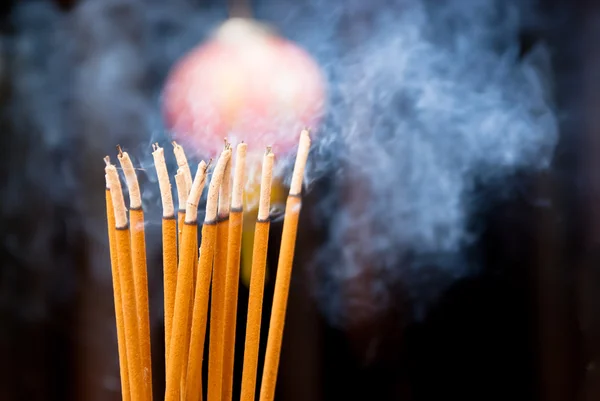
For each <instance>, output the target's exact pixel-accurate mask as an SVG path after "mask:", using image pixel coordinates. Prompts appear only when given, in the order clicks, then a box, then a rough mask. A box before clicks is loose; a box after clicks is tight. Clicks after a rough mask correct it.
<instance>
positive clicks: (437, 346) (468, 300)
mask: <svg viewBox="0 0 600 401" xmlns="http://www.w3.org/2000/svg"><path fill="white" fill-rule="evenodd" d="M16 3H17V1H12V2H10V1H5V2H3V3H2V5H1V6H0V7H1V9H0V13H1V15H0V17H1V18H0V28H1V29H2V32H3V34H4V35H6V36H10V35H11V32H14V31H16V30H18V29H19V27H18V25H16V23H15V20H14V18H12V15H11V11H12V9H13V7H14V5H15V4H16ZM58 3H60V6H61V8H62V10H63V12H65V13H68V12H70V10H71V9H72V8H73V7H76V6H77V1H76V0H71V1H67V0H64V1H60V2H58ZM539 3H540V8H541V10H542V12H543V13H544V14H545V15H546V16H548V17H549V20H551V21H556V22H555V23H552V24H549V25H547V26H545V27H544V28H543V29H540V30H539V31H524V32H522V40H521V41H522V47H523V52H526V51H527V49H528V47H529V46H531V44H532V43H534V42H536V41H537V40H539V39H544V40H545V41H546V42H547V43H548V44H549V46H550V47H551V49H552V62H553V67H554V70H555V77H556V82H555V83H554V89H555V98H556V99H557V100H558V106H559V110H560V135H561V137H560V141H559V144H558V147H557V150H556V153H555V157H554V160H553V162H552V166H551V169H550V170H548V171H545V172H543V173H539V174H535V175H532V174H529V173H525V172H524V173H522V174H515V175H514V176H513V177H511V178H510V180H511V183H512V184H514V185H515V186H516V187H518V188H520V190H519V191H517V192H516V193H515V195H514V196H511V197H510V199H506V198H498V199H494V197H493V196H490V197H489V199H488V201H487V202H486V203H485V204H484V205H483V206H482V207H480V209H479V210H478V213H476V214H474V216H473V219H476V220H477V222H478V223H481V222H483V227H485V229H484V230H483V234H482V236H481V237H480V239H479V240H478V241H477V243H476V244H473V246H472V250H471V251H472V252H474V253H477V254H478V255H479V257H480V258H481V260H483V261H484V263H483V264H482V266H481V269H480V270H479V271H478V273H476V274H473V275H471V276H469V277H467V278H463V279H460V280H458V281H456V282H455V283H454V284H453V285H451V286H450V287H449V288H447V290H445V292H444V293H443V294H442V295H441V296H440V297H439V298H438V299H437V300H436V301H435V302H434V303H433V304H432V305H431V306H430V307H429V308H428V309H427V311H426V313H425V314H424V315H423V318H422V319H417V318H416V317H415V316H414V312H413V309H414V308H413V307H412V305H411V304H410V301H409V298H408V297H407V296H406V295H403V294H405V291H404V289H403V288H402V285H401V284H398V285H397V289H396V291H394V294H395V297H396V298H397V299H396V300H395V302H392V303H391V305H392V307H390V308H388V309H386V310H385V311H383V312H381V313H379V314H377V315H376V316H371V317H369V318H367V319H362V320H359V322H358V323H354V324H349V325H346V326H344V327H333V326H331V325H330V324H328V322H327V320H326V319H325V318H324V317H323V316H322V315H321V314H320V313H319V310H318V308H317V306H316V305H315V303H314V300H313V299H312V297H311V296H310V294H309V292H310V291H309V289H308V287H309V285H310V281H311V277H310V275H309V273H308V271H307V270H306V269H303V268H302V266H303V265H304V264H306V263H307V258H308V256H306V255H309V254H310V253H311V249H315V248H316V247H318V246H319V238H321V237H322V236H323V235H326V233H324V232H323V229H322V227H320V226H319V225H315V224H312V225H311V224H304V225H301V229H300V233H299V239H298V256H297V258H296V262H297V263H296V268H295V271H294V277H293V282H292V289H291V294H290V302H289V309H288V320H287V324H286V335H285V337H284V345H283V354H282V355H283V356H282V362H281V366H280V376H279V381H278V393H277V397H278V399H279V400H290V401H291V400H303V401H304V400H315V401H316V400H337V399H345V400H406V401H409V400H422V401H425V400H440V399H444V398H447V399H449V398H450V397H452V398H456V399H462V400H506V399H511V400H543V401H561V400H564V401H573V400H585V401H587V400H598V399H599V398H600V365H599V363H600V361H598V360H597V358H598V356H599V353H600V157H598V155H599V154H600V118H599V117H596V116H597V115H600V113H598V110H597V108H598V107H600V75H599V74H598V71H600V4H597V2H594V1H583V0H579V1H567V0H553V1H550V0H545V1H540V2H539ZM2 51H3V52H4V55H3V57H4V58H5V61H6V58H8V57H10V56H9V53H8V52H7V50H6V49H2ZM4 65H5V66H6V67H5V68H3V69H2V75H1V77H0V79H1V82H0V90H1V93H0V108H3V110H4V111H3V112H2V113H1V116H0V117H1V120H0V130H1V131H0V132H1V138H2V140H1V141H0V175H1V177H2V178H1V181H0V191H2V192H1V193H3V197H2V199H4V202H9V200H8V199H9V198H10V199H11V200H10V202H13V203H14V202H17V203H18V204H19V206H20V207H17V208H15V207H7V206H6V205H3V208H2V210H3V212H2V214H1V216H0V400H3V401H4V400H6V401H12V400H32V401H34V400H98V401H104V400H117V399H120V396H119V394H118V390H119V385H118V382H116V383H115V381H114V378H118V373H117V359H116V344H115V339H114V338H111V336H113V335H114V331H112V329H106V327H107V326H108V327H111V324H113V323H112V320H111V319H114V317H113V312H114V310H113V309H112V308H113V306H112V298H111V297H112V294H111V287H110V282H109V281H106V280H104V281H100V282H98V281H97V280H96V279H95V277H94V274H92V273H90V271H91V270H92V268H90V266H89V258H88V256H87V255H88V254H89V253H90V252H92V250H90V249H89V245H88V241H87V240H86V236H85V235H84V234H83V233H84V230H83V229H78V228H77V227H78V225H77V223H76V222H77V221H78V219H79V218H80V217H81V216H77V215H74V212H73V210H70V209H69V208H65V207H64V206H62V205H61V204H58V205H57V204H54V203H52V202H50V201H49V200H48V199H47V198H46V197H45V194H44V191H43V190H41V189H40V188H38V187H36V186H35V185H30V184H27V183H23V185H20V186H16V187H15V185H14V180H16V181H18V180H19V177H22V176H24V174H25V172H24V170H25V169H26V168H27V166H29V165H31V164H34V165H38V166H39V167H40V168H49V169H51V170H53V171H54V170H55V171H57V173H56V174H60V168H61V162H60V160H61V157H64V155H62V154H60V152H59V153H52V154H44V153H43V151H41V150H40V149H38V148H37V147H36V144H35V143H30V142H28V141H29V140H27V139H23V136H22V132H20V131H19V129H17V128H15V125H14V124H13V123H12V118H13V114H14V113H15V112H16V111H15V110H9V109H6V107H5V106H6V105H8V104H10V99H11V96H14V93H12V92H11V82H13V80H15V79H18V75H19V74H20V70H19V69H18V68H11V63H6V62H5V63H4ZM26 138H31V137H26ZM75 145H79V146H83V147H84V148H83V151H82V153H81V154H79V155H78V156H76V158H79V160H80V161H82V162H83V161H85V159H86V157H87V156H89V155H90V154H93V152H91V153H87V152H86V151H85V146H86V145H85V143H83V144H82V143H79V144H74V146H75ZM94 157H96V155H94ZM98 160H100V159H98ZM83 165H84V166H85V168H84V169H83V171H82V172H81V175H82V176H83V177H86V174H89V175H91V174H93V173H92V172H91V171H92V169H93V168H92V167H90V166H91V164H90V163H89V162H86V163H84V164H83ZM94 174H95V173H94ZM96 175H98V176H99V178H93V179H91V178H90V179H89V180H87V179H84V180H83V182H85V183H86V185H89V187H93V186H98V188H102V184H101V179H102V177H101V175H99V174H96ZM494 185H495V184H494V183H482V184H481V185H480V187H479V189H478V190H479V191H481V192H482V193H485V194H488V195H489V194H490V193H492V194H493V193H494V190H495V187H494ZM502 185H504V183H503V184H502ZM9 188H10V190H11V191H14V189H15V188H18V191H17V193H14V192H13V193H11V194H8V193H7V191H8V189H9ZM327 190H328V183H327V182H326V181H323V182H320V183H319V184H318V185H317V186H316V187H315V189H314V190H313V191H312V192H311V193H310V194H308V195H307V199H306V201H305V206H304V207H305V209H308V210H310V208H311V204H312V199H314V198H315V197H318V196H319V193H320V191H327ZM92 192H93V191H92ZM96 192H97V191H96ZM15 197H16V198H15ZM532 198H545V199H550V200H551V202H549V204H548V205H546V206H545V207H539V205H536V204H533V203H532V202H530V199H532ZM15 199H16V201H15ZM0 202H2V201H0ZM90 202H91V204H92V206H90V207H95V208H96V209H97V210H100V211H101V210H102V207H103V206H102V202H103V199H99V200H96V201H95V202H96V203H94V201H90ZM13 206H14V205H13ZM307 213H308V212H307ZM40 227H44V229H46V230H51V231H50V233H49V235H48V236H47V237H43V238H51V239H52V241H51V244H46V247H49V250H48V251H47V253H44V254H40V255H36V254H28V252H29V250H30V249H32V248H31V244H32V243H35V241H36V238H38V236H37V234H36V233H37V232H38V231H39V230H40ZM280 232H281V223H280V222H278V223H274V224H273V226H272V242H271V244H272V245H271V249H272V250H275V251H273V252H272V254H271V255H270V256H269V257H270V260H276V257H277V255H276V250H277V249H278V247H277V244H278V237H279V234H280ZM46 247H45V248H44V249H46ZM104 262H106V260H105V261H104ZM104 262H103V263H104ZM271 265H273V263H271ZM106 269H107V270H108V265H106ZM273 273H274V272H273V271H271V272H270V274H271V278H270V280H269V282H268V284H267V289H266V298H265V305H268V304H269V301H270V298H269V297H270V296H271V295H272V284H273ZM150 278H151V284H150V289H151V296H152V298H153V302H152V304H151V308H153V309H157V305H159V304H160V302H162V300H161V298H160V297H161V288H162V287H161V286H162V283H161V282H160V272H156V273H154V274H152V273H151V274H150ZM241 288H242V289H241V294H240V306H239V308H240V309H239V310H240V311H244V308H245V302H246V299H247V293H246V292H244V291H246V290H245V288H243V287H241ZM152 315H153V316H154V317H157V316H158V319H156V318H155V319H153V333H152V335H153V355H154V366H155V368H154V374H155V398H157V399H160V396H158V395H159V394H161V392H162V389H163V386H164V384H163V383H162V381H161V378H162V377H163V374H164V372H163V371H162V363H163V362H162V359H161V357H160V356H161V355H162V354H163V350H162V349H161V345H160V344H159V341H157V339H161V338H163V333H162V327H161V322H160V311H154V312H152ZM265 315H268V308H267V310H266V311H265ZM238 316H240V320H239V324H238V326H239V327H243V326H244V324H243V323H244V322H243V316H244V313H243V312H240V313H239V314H238ZM266 324H267V322H265V326H263V327H266ZM265 332H266V329H265V330H263V333H265ZM237 338H238V341H240V340H242V341H243V330H242V331H241V332H240V331H238V335H237ZM238 345H240V344H239V343H238ZM240 356H241V352H239V348H238V352H237V357H238V359H237V360H238V361H239V358H240ZM238 366H239V364H238ZM238 370H239V369H238ZM237 374H238V378H239V371H238V372H237ZM238 381H239V380H238ZM238 392H239V389H236V392H235V393H234V397H237V395H236V394H238Z"/></svg>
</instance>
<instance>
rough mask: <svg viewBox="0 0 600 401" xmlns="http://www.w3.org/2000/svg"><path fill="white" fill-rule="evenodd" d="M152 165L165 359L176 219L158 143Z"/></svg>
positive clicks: (174, 275) (172, 296) (174, 274)
mask: <svg viewBox="0 0 600 401" xmlns="http://www.w3.org/2000/svg"><path fill="white" fill-rule="evenodd" d="M152 148H153V150H154V151H153V152H152V156H153V158H154V166H155V167H156V174H157V176H158V186H159V188H160V198H161V201H162V208H163V218H162V249H163V280H164V309H165V312H164V314H165V317H164V318H165V360H168V351H169V344H170V340H171V328H172V324H173V309H174V307H175V288H176V285H177V220H175V208H174V206H173V194H172V192H171V182H170V181H169V172H168V171H167V164H166V163H165V152H164V149H163V148H161V147H160V146H158V144H153V145H152Z"/></svg>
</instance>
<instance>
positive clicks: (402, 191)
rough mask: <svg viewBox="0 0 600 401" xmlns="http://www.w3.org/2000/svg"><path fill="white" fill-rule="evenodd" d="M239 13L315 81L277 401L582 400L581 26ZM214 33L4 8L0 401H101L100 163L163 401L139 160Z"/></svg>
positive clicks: (125, 17) (76, 12)
mask: <svg viewBox="0 0 600 401" xmlns="http://www.w3.org/2000/svg"><path fill="white" fill-rule="evenodd" d="M251 7H252V11H253V15H254V17H256V18H258V19H260V20H262V21H265V22H267V23H269V24H271V25H272V26H273V27H274V28H275V29H277V30H278V31H279V33H280V34H281V35H282V36H283V37H286V38H288V39H289V40H291V41H293V42H294V43H297V44H298V45H299V46H301V47H303V48H304V49H306V50H307V51H308V52H309V53H310V54H311V55H312V56H313V57H314V58H315V60H316V62H317V63H318V64H319V66H320V68H321V69H322V71H323V74H324V77H325V80H326V82H327V88H328V92H327V106H326V108H325V111H324V116H323V122H322V124H321V125H320V126H319V127H318V128H317V129H316V130H315V133H314V139H315V145H314V146H313V151H312V154H311V158H310V164H309V166H308V171H307V179H306V184H307V187H306V191H305V201H304V206H303V211H302V217H301V223H300V227H299V234H298V245H297V253H296V259H295V267H294V274H293V279H292V284H291V293H290V301H289V304H288V315H287V321H286V331H285V336H284V342H283V350H282V360H281V365H280V369H279V380H278V386H277V396H276V399H277V400H281V401H294V400H303V401H304V400H314V401H318V400H338V399H345V400H382V401H383V400H405V401H413V400H414V401H416V400H420V401H426V400H439V399H442V398H448V399H449V398H450V397H452V398H460V399H462V400H481V399H484V400H506V399H512V400H543V401H562V400H564V401H573V400H586V401H587V400H597V399H598V398H599V397H600V366H599V364H598V363H599V362H598V361H597V358H598V356H599V354H600V313H598V311H599V310H600V157H598V155H599V154H600V118H598V117H596V116H597V115H599V116H600V114H598V113H597V110H596V108H597V107H599V106H600V103H599V102H600V75H599V74H598V71H600V4H597V2H594V1H589V0H588V1H586V0H578V1H567V0H535V1H534V0H531V1H519V0H514V1H512V0H511V1H508V0H507V1H502V0H446V1H433V0H371V1H359V0H329V1H325V0H295V1H294V0H256V1H253V2H251ZM230 10H231V7H230V5H229V4H227V3H226V1H225V0H171V1H169V2H166V1H158V0H55V1H51V0H47V1H25V0H21V1H16V0H13V1H5V2H3V3H2V6H1V9H0V130H1V133H2V134H1V135H2V136H1V138H2V140H1V142H0V174H1V177H2V178H1V180H0V190H1V197H0V355H1V356H0V400H3V401H4V400H5V401H12V400H29V401H36V400H61V401H62V400H90V401H109V400H119V399H120V394H119V390H120V385H119V373H118V355H117V346H116V329H115V321H114V306H113V300H112V285H111V276H110V262H109V254H108V246H107V238H106V237H107V236H106V220H105V204H104V177H103V175H104V173H103V168H104V163H103V161H102V157H104V156H105V155H106V154H110V155H115V145H116V144H118V143H119V144H121V145H122V146H123V147H124V148H125V149H126V150H128V151H129V153H130V154H131V155H132V157H133V159H134V163H135V164H136V165H137V166H139V168H140V179H141V185H142V189H143V197H144V208H145V210H146V215H147V217H146V219H147V226H146V236H147V242H148V244H147V249H148V270H149V271H148V274H149V287H150V298H151V299H150V313H151V328H152V349H153V366H154V368H153V374H154V393H155V394H156V395H157V398H159V399H160V396H158V395H159V394H162V392H163V391H164V379H163V377H164V361H163V358H162V355H164V349H163V345H162V339H163V338H164V334H163V320H162V316H163V309H162V308H163V306H162V305H163V299H162V285H163V284H162V267H161V254H160V252H161V251H160V249H161V248H160V220H159V216H160V199H159V194H158V186H157V183H156V176H155V173H154V170H153V166H152V161H151V157H150V154H151V147H150V144H151V143H152V142H159V143H161V145H162V146H167V145H168V140H169V131H168V127H166V126H165V124H164V122H163V118H162V114H161V99H162V98H161V94H162V90H163V87H164V84H165V80H166V78H167V75H168V73H169V70H170V69H171V67H172V66H173V65H174V63H175V62H176V61H177V60H178V59H179V58H180V57H181V56H183V55H184V54H185V53H186V52H188V51H189V50H190V49H192V48H193V47H194V46H196V45H198V44H199V43H202V41H204V40H205V39H206V38H207V35H209V34H210V32H211V31H212V30H213V29H215V28H216V27H217V26H219V24H220V23H222V22H223V21H224V20H225V19H226V18H227V17H228V16H229V12H230ZM166 153H167V154H168V152H166ZM169 157H170V156H169ZM169 157H168V158H169ZM191 160H193V161H194V162H198V160H197V159H195V158H194V157H191ZM169 163H170V168H171V169H172V170H171V171H172V172H174V161H173V160H172V157H170V159H169ZM282 174H285V173H282ZM148 216H156V219H152V218H151V217H148ZM281 223H282V222H281V219H276V220H275V221H274V222H273V224H272V228H271V238H270V241H271V242H270V254H269V265H270V269H269V273H268V278H267V284H266V291H265V311H264V316H265V320H264V322H263V330H262V333H263V335H264V334H266V332H267V329H266V328H267V325H268V315H269V307H268V305H269V304H270V297H272V292H273V283H274V277H275V276H274V274H275V268H274V266H275V265H276V260H277V253H278V244H279V238H280V234H281V228H282V227H281ZM240 291H241V292H240V299H239V312H238V331H237V340H238V341H237V342H238V344H237V345H238V347H237V349H236V368H235V369H236V377H237V380H235V382H237V383H239V378H240V376H241V372H240V364H241V357H242V352H241V349H242V346H243V338H244V336H243V333H244V327H245V321H244V318H245V312H246V309H245V308H246V306H247V304H246V303H247V298H248V291H247V287H246V286H244V285H242V286H240ZM263 345H264V344H263ZM259 380H260V379H259ZM237 397H239V387H237V386H236V387H235V389H234V398H237Z"/></svg>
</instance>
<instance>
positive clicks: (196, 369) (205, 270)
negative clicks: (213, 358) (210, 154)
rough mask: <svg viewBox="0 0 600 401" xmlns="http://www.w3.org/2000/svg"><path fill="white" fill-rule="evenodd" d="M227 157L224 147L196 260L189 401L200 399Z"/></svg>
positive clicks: (211, 187)
mask: <svg viewBox="0 0 600 401" xmlns="http://www.w3.org/2000/svg"><path fill="white" fill-rule="evenodd" d="M230 158H231V150H230V149H228V148H227V149H225V150H224V151H223V152H222V153H221V156H220V157H219V160H218V162H217V165H216V167H215V170H214V173H213V176H212V180H211V182H210V186H209V189H208V200H207V202H206V215H205V218H204V224H203V225H202V243H201V246H200V257H199V261H198V282H197V285H196V293H195V295H194V312H193V318H192V333H191V340H190V356H189V360H188V368H187V388H186V394H185V396H186V400H188V401H198V400H200V399H201V398H202V356H203V354H204V342H205V338H206V322H207V317H208V297H209V291H210V280H211V273H212V263H213V256H214V251H215V243H216V235H217V231H216V223H217V210H218V199H219V189H220V187H221V183H222V181H223V174H224V172H225V168H226V166H227V164H228V163H229V159H230Z"/></svg>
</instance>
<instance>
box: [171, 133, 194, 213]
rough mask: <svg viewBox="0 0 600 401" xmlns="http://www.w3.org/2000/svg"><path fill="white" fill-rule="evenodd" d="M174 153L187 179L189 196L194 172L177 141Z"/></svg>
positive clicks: (174, 145) (174, 144)
mask: <svg viewBox="0 0 600 401" xmlns="http://www.w3.org/2000/svg"><path fill="white" fill-rule="evenodd" d="M173 153H174V154H175V160H176V161H177V166H178V167H179V169H181V173H182V174H183V178H184V179H185V185H186V187H187V192H186V194H187V193H189V191H190V190H191V189H192V172H191V170H190V165H189V164H188V160H187V157H186V156H185V152H184V151H183V147H181V145H179V144H177V142H175V141H173ZM184 209H185V206H184Z"/></svg>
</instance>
